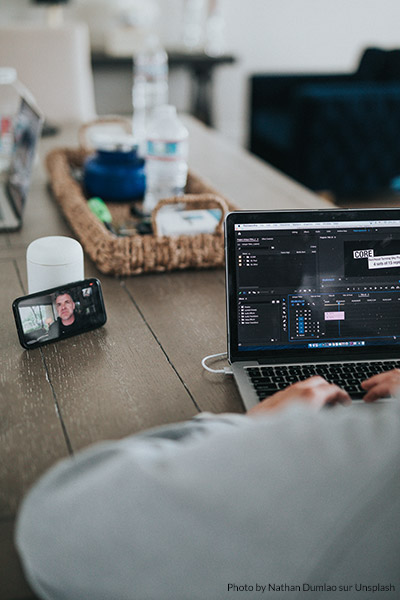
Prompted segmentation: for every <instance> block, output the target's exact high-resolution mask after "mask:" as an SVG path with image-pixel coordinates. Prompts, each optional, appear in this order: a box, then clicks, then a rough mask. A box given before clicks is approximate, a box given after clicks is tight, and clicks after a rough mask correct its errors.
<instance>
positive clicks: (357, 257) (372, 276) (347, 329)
mask: <svg viewBox="0 0 400 600" xmlns="http://www.w3.org/2000/svg"><path fill="white" fill-rule="evenodd" d="M226 238H227V239H226V243H227V257H226V258H227V300H228V321H229V323H228V330H229V346H230V355H231V358H232V359H235V358H236V359H241V360H248V359H250V358H251V357H257V358H260V357H266V358H268V357H274V358H276V357H277V356H281V359H282V360H285V359H287V358H290V357H293V358H294V357H296V358H299V359H301V358H303V359H305V358H306V357H307V360H308V359H311V360H312V357H313V355H314V356H315V360H320V359H321V358H323V357H324V358H328V357H330V358H333V357H335V358H336V357H340V358H342V357H346V358H347V359H348V358H349V355H350V356H354V358H356V356H357V358H360V356H363V355H368V356H371V357H375V356H382V354H384V355H385V356H391V355H393V354H394V355H398V354H399V352H400V209H385V210H381V209H377V210H365V211H363V210H359V211H349V210H324V211H295V212H293V211H279V212H251V213H245V212H240V213H231V214H230V215H228V217H227V220H226Z"/></svg>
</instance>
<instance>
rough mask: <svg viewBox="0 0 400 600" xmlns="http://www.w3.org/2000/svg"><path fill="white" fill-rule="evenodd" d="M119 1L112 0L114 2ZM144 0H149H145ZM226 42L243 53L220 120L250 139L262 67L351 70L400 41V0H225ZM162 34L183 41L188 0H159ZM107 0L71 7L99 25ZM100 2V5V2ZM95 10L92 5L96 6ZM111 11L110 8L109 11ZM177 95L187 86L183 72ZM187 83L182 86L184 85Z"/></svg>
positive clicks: (1, 6)
mask: <svg viewBox="0 0 400 600" xmlns="http://www.w3.org/2000/svg"><path fill="white" fill-rule="evenodd" d="M118 1H120V2H122V0H109V3H110V6H113V5H114V6H115V5H116V4H117V3H118ZM143 1H144V2H145V1H147V0H143ZM222 2H223V7H224V11H225V19H226V48H227V52H230V53H232V54H234V55H235V56H236V57H237V59H238V61H237V63H236V64H235V65H232V66H224V67H220V68H219V69H218V70H217V71H216V72H215V93H214V108H215V117H216V126H217V128H218V129H220V130H221V131H222V132H224V133H225V134H226V135H227V136H229V137H230V138H231V139H232V140H234V141H237V142H238V143H243V142H244V141H245V139H246V127H247V118H248V117H247V81H248V76H249V74H250V73H253V72H256V71H269V72H278V71H286V72H291V71H315V72H317V71H344V70H346V71H349V70H352V69H353V68H355V66H356V65H357V63H358V59H359V56H360V53H361V51H362V49H363V48H365V47H366V46H370V45H379V46H382V47H388V48H390V47H400V2H399V0H222ZM158 3H159V6H160V9H161V14H162V18H161V20H160V23H161V25H162V35H163V38H164V40H165V41H166V42H167V43H168V44H169V45H174V44H175V42H176V43H178V42H179V38H180V29H181V23H182V7H183V0H158ZM101 4H103V6H104V0H72V2H71V4H70V7H69V8H68V11H69V13H70V14H71V15H73V14H75V15H79V14H83V13H84V12H85V10H86V14H87V13H88V11H87V9H88V8H90V9H91V14H92V15H93V14H95V15H96V23H95V25H96V27H99V24H100V25H101V15H102V11H100V10H96V5H98V6H99V7H100V6H101ZM93 9H95V10H93ZM89 12H90V11H89ZM103 12H104V11H103ZM27 14H29V16H30V17H31V18H32V15H35V18H39V17H38V16H39V15H41V14H42V9H39V8H38V7H33V6H32V5H31V4H30V3H29V0H0V19H1V20H3V19H4V18H12V17H13V18H15V17H17V18H21V17H23V16H24V15H27ZM173 84H174V86H175V88H176V87H177V86H178V90H177V89H174V92H173V97H175V98H178V97H179V95H180V90H182V95H184V94H185V93H187V85H186V86H185V85H184V82H183V81H182V80H179V78H175V79H174V81H173ZM179 86H182V87H179Z"/></svg>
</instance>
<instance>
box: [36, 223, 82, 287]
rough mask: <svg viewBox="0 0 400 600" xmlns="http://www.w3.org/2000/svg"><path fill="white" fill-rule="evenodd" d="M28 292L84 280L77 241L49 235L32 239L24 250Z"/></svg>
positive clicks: (79, 246) (80, 252) (80, 249)
mask: <svg viewBox="0 0 400 600" xmlns="http://www.w3.org/2000/svg"><path fill="white" fill-rule="evenodd" d="M26 268H27V271H28V291H29V294H34V293H35V292H41V291H42V290H46V289H49V288H52V287H58V286H62V285H65V284H67V283H72V282H73V281H80V280H81V279H84V278H85V276H84V268H83V250H82V246H81V245H80V243H79V242H78V241H77V240H73V239H72V238H69V237H65V236H61V235H52V236H48V237H43V238H39V239H37V240H34V241H33V242H31V243H30V244H29V246H28V248H27V251H26Z"/></svg>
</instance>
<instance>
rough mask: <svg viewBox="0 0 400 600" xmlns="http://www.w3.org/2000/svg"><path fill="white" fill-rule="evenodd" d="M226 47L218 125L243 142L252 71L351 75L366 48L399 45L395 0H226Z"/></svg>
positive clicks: (218, 96)
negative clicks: (228, 61) (228, 57)
mask: <svg viewBox="0 0 400 600" xmlns="http://www.w3.org/2000/svg"><path fill="white" fill-rule="evenodd" d="M225 8H226V21H227V28H226V30H227V45H228V48H229V50H231V51H232V52H233V53H235V54H236V55H237V56H238V58H239V63H238V65H237V66H236V67H234V68H231V67H227V68H225V69H224V70H223V72H222V71H221V73H220V75H219V76H218V81H217V89H216V107H217V127H218V129H220V130H221V131H223V132H224V133H225V134H227V135H229V136H230V137H232V138H233V139H235V140H238V141H243V140H244V139H245V131H246V123H247V112H246V107H247V95H246V94H247V80H248V75H249V74H250V73H252V72H256V71H270V72H277V71H286V72H291V71H316V72H318V71H343V70H346V71H349V70H353V68H355V66H356V65H357V64H358V59H359V55H360V53H361V52H362V50H363V49H364V48H365V47H366V46H370V45H379V46H382V47H400V2H399V1H398V0H225Z"/></svg>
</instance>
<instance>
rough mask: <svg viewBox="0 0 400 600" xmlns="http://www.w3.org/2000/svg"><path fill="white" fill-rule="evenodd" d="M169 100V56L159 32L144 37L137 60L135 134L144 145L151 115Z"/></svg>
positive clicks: (134, 94) (134, 97) (134, 69)
mask: <svg viewBox="0 0 400 600" xmlns="http://www.w3.org/2000/svg"><path fill="white" fill-rule="evenodd" d="M167 103H168V55H167V53H166V51H165V50H164V48H163V46H162V45H161V43H160V40H159V38H158V36H157V35H156V34H155V33H150V34H149V35H147V36H146V38H145V40H144V46H143V49H142V51H141V52H139V53H138V54H137V56H135V57H134V61H133V86H132V104H133V121H132V131H133V135H134V136H135V138H136V139H137V141H138V143H139V147H142V145H143V141H144V140H145V139H146V128H147V125H148V123H149V120H150V118H151V114H152V112H153V110H154V108H156V107H157V106H162V105H165V104H167Z"/></svg>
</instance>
